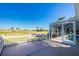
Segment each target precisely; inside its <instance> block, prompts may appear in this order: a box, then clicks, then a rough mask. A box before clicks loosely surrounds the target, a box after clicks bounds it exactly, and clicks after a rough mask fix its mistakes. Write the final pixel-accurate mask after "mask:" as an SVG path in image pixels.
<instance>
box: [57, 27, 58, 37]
mask: <svg viewBox="0 0 79 59" xmlns="http://www.w3.org/2000/svg"><path fill="white" fill-rule="evenodd" d="M57 37H58V26H57Z"/></svg>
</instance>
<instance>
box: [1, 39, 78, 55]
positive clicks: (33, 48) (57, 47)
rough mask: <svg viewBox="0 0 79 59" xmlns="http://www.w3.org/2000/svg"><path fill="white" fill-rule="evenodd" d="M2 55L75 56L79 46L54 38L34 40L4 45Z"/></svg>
mask: <svg viewBox="0 0 79 59" xmlns="http://www.w3.org/2000/svg"><path fill="white" fill-rule="evenodd" d="M1 55H2V56H75V55H77V56H78V55H79V47H77V46H71V45H67V44H63V43H59V42H55V41H52V40H43V41H33V42H29V43H21V44H17V45H14V46H8V47H4V49H3V51H2V54H1Z"/></svg>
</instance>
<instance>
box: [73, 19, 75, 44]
mask: <svg viewBox="0 0 79 59" xmlns="http://www.w3.org/2000/svg"><path fill="white" fill-rule="evenodd" d="M73 35H74V37H73V40H74V45H76V23H75V20H74V22H73Z"/></svg>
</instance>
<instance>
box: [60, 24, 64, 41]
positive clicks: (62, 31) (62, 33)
mask: <svg viewBox="0 0 79 59" xmlns="http://www.w3.org/2000/svg"><path fill="white" fill-rule="evenodd" d="M61 35H62V42H63V40H64V24H63V23H62V28H61Z"/></svg>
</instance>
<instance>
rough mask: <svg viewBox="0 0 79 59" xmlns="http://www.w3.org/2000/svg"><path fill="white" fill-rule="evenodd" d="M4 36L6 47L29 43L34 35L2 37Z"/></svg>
mask: <svg viewBox="0 0 79 59" xmlns="http://www.w3.org/2000/svg"><path fill="white" fill-rule="evenodd" d="M2 36H3V39H4V45H7V44H17V43H22V42H28V41H29V40H30V39H32V35H2Z"/></svg>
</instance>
